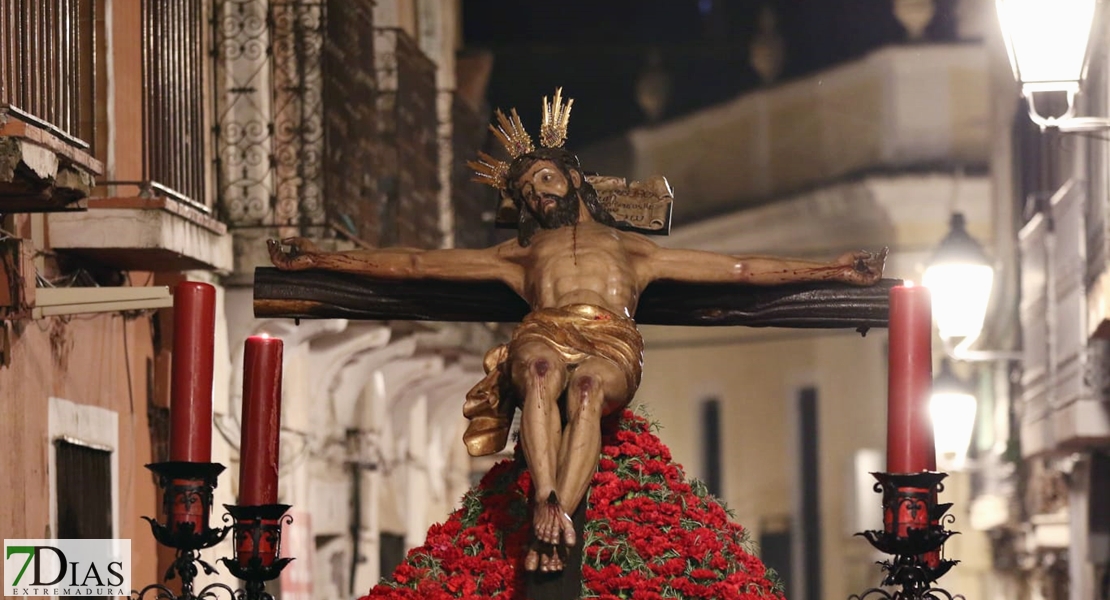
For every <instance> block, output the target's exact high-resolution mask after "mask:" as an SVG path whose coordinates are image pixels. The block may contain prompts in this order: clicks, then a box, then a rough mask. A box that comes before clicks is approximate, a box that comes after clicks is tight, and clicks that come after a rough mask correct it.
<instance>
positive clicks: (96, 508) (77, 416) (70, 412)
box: [48, 398, 119, 539]
mask: <svg viewBox="0 0 1110 600" xmlns="http://www.w3.org/2000/svg"><path fill="white" fill-rule="evenodd" d="M49 410H50V414H49V424H48V435H49V436H50V441H51V444H50V450H49V451H50V457H49V469H50V514H51V519H50V520H51V523H50V530H51V532H52V533H53V535H54V537H57V538H86V539H87V538H94V539H95V538H114V537H118V532H119V497H118V495H117V493H116V490H118V489H119V451H118V450H119V415H118V414H117V413H116V412H114V411H111V410H108V409H106V408H100V407H96V406H86V405H83V404H77V403H76V402H71V401H69V400H64V399H61V398H50V408H49Z"/></svg>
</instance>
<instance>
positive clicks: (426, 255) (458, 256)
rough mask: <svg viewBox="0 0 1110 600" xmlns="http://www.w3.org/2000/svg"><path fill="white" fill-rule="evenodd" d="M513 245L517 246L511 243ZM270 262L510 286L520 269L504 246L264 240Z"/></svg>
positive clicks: (286, 267) (297, 267)
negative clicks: (332, 247) (352, 246)
mask: <svg viewBox="0 0 1110 600" xmlns="http://www.w3.org/2000/svg"><path fill="white" fill-rule="evenodd" d="M513 243H514V244H515V242H513ZM267 245H268V247H269V250H270V260H271V261H272V262H273V263H274V266H276V267H277V268H279V269H282V270H285V271H303V270H307V269H319V270H325V271H340V272H343V273H355V274H359V275H366V276H369V277H380V278H383V279H445V280H452V281H504V282H506V283H508V284H509V285H513V284H514V283H515V282H516V280H517V279H519V278H520V277H521V274H522V269H521V267H520V266H519V265H518V264H516V263H515V262H513V261H511V260H510V259H509V258H510V257H509V253H510V251H511V247H510V245H509V244H508V243H505V244H500V245H497V246H494V247H492V248H485V249H482V250H461V249H451V250H417V249H415V248H382V249H371V250H346V251H342V252H325V251H322V250H320V249H319V248H317V247H316V245H315V244H313V243H312V242H311V241H309V240H307V239H304V238H288V239H284V240H282V241H281V242H278V241H277V240H268V241H267Z"/></svg>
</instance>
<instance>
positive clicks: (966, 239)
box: [922, 213, 994, 341]
mask: <svg viewBox="0 0 1110 600" xmlns="http://www.w3.org/2000/svg"><path fill="white" fill-rule="evenodd" d="M922 283H923V284H924V285H925V287H927V288H929V292H930V294H931V295H932V299H933V317H934V319H936V323H937V329H938V330H939V333H940V337H941V338H944V339H945V340H946V341H947V340H951V339H954V338H965V339H967V340H974V339H975V338H976V337H978V335H979V332H980V331H981V330H982V329H983V321H984V320H985V319H986V316H987V304H988V302H989V301H990V297H991V286H992V285H993V283H994V268H992V267H991V264H990V261H989V260H987V255H986V253H985V252H983V247H982V246H980V245H979V242H977V241H975V239H974V238H972V237H971V235H970V234H968V232H967V223H966V220H965V219H964V216H963V214H962V213H953V214H952V220H951V222H950V229H949V230H948V235H947V236H945V238H944V239H943V240H942V241H941V243H940V245H939V246H937V249H936V251H934V252H933V256H932V258H931V259H930V260H929V266H928V267H927V268H926V269H925V274H924V275H923V277H922Z"/></svg>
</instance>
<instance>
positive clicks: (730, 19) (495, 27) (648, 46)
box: [463, 0, 954, 147]
mask: <svg viewBox="0 0 1110 600" xmlns="http://www.w3.org/2000/svg"><path fill="white" fill-rule="evenodd" d="M764 4H770V5H771V6H773V7H774V8H775V10H776V14H777V16H778V27H779V31H780V33H781V35H782V36H783V38H784V42H785V51H786V62H785V65H784V72H783V75H782V77H781V78H780V80H782V79H790V78H793V77H798V76H801V75H804V74H806V73H809V72H812V71H814V70H817V69H821V68H824V67H827V66H830V65H834V64H837V63H840V62H843V61H845V60H849V59H852V58H854V57H857V56H860V55H862V54H864V53H866V52H868V51H869V50H872V49H874V48H877V47H879V46H882V45H885V44H889V43H894V42H898V41H901V40H902V39H903V38H904V33H903V30H902V27H901V25H899V24H898V22H897V20H896V19H895V18H894V16H893V14H892V12H891V0H592V1H591V0H555V1H548V2H536V1H531V0H530V1H523V2H522V1H521V0H464V2H463V36H464V41H465V44H466V47H467V48H473V49H487V50H491V51H492V52H493V53H494V70H493V75H492V79H491V81H490V87H489V95H488V98H489V102H490V104H491V106H493V107H501V108H503V109H506V110H507V109H508V108H511V107H514V106H515V107H517V108H518V110H519V111H520V113H521V117H522V118H523V119H524V121H525V123H526V124H527V125H528V126H529V128H530V129H531V128H534V127H535V125H534V124H536V123H538V120H539V112H540V109H539V106H540V98H542V97H543V96H544V95H550V94H551V93H552V92H553V91H554V88H555V87H557V86H560V85H561V86H563V88H564V92H565V93H566V94H567V95H569V96H571V97H573V98H575V108H574V115H573V118H572V120H571V137H570V139H571V144H572V145H573V146H577V147H582V146H583V145H585V144H588V143H590V142H593V141H596V140H599V139H602V138H605V137H608V136H611V135H616V134H619V133H621V132H623V131H625V130H627V129H629V128H631V127H635V126H637V125H641V124H643V123H645V119H644V117H643V114H642V112H641V110H640V108H639V107H638V106H637V105H636V102H635V98H634V88H635V83H636V81H637V78H638V77H639V75H640V73H641V72H642V71H643V69H644V68H645V66H646V64H647V55H648V53H649V52H650V51H651V50H652V49H658V50H659V51H660V53H661V56H662V60H663V66H664V67H665V69H666V70H667V72H668V73H669V74H670V77H671V80H672V94H671V100H670V103H669V106H668V110H667V112H666V114H665V115H664V120H665V119H667V118H673V117H676V116H679V115H682V114H685V113H688V112H691V111H693V110H697V109H699V108H703V107H706V106H710V105H712V104H715V103H719V102H722V101H725V100H728V99H730V98H733V97H735V96H737V95H739V94H742V93H743V92H745V91H748V90H751V89H752V88H754V87H756V86H758V85H759V80H758V78H757V76H756V74H755V72H754V71H753V70H752V68H751V67H750V65H749V61H748V55H747V54H748V44H749V42H750V39H751V36H752V34H753V33H754V31H755V28H756V17H757V16H758V15H759V12H760V9H761V8H762V7H763V5H764ZM953 4H954V1H953V0H947V1H945V0H941V1H939V2H937V6H938V12H937V17H936V18H935V19H934V21H933V23H932V25H931V26H930V31H929V37H930V38H932V39H949V38H950V37H951V36H952V30H953V23H952V16H951V15H952V11H953Z"/></svg>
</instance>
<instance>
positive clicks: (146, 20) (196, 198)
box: [142, 0, 207, 211]
mask: <svg viewBox="0 0 1110 600" xmlns="http://www.w3.org/2000/svg"><path fill="white" fill-rule="evenodd" d="M142 24H143V25H142V27H143V55H142V65H143V179H144V180H145V181H146V182H149V183H150V184H151V185H152V186H153V187H155V188H158V192H159V193H162V194H166V195H168V196H171V197H174V198H176V199H177V200H180V201H184V202H187V203H190V204H194V205H195V207H196V208H199V209H202V210H204V211H207V207H206V194H205V169H204V165H205V159H204V154H205V153H204V146H205V143H206V140H207V138H206V137H205V133H204V111H203V107H204V64H205V61H204V29H203V27H204V1H203V0H173V1H172V2H170V1H167V0H143V2H142Z"/></svg>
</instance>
